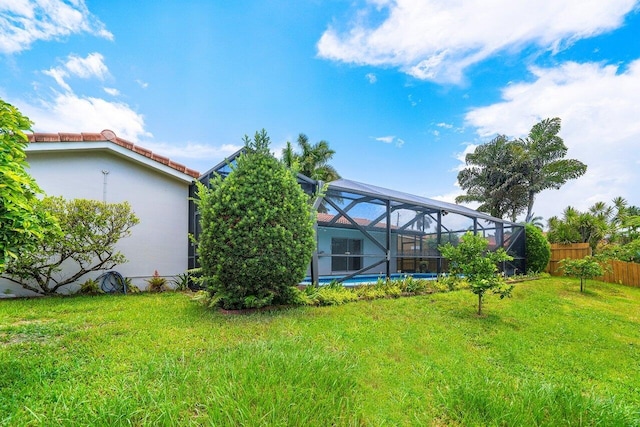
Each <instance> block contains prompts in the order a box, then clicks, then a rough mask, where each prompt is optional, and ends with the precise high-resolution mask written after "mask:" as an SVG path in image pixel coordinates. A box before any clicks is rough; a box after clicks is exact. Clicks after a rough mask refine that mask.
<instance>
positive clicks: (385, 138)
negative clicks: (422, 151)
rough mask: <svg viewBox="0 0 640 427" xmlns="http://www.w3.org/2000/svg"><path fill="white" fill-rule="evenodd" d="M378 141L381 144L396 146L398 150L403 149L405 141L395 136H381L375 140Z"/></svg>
mask: <svg viewBox="0 0 640 427" xmlns="http://www.w3.org/2000/svg"><path fill="white" fill-rule="evenodd" d="M374 139H375V140H376V141H380V142H384V143H385V144H394V143H395V146H396V147H398V148H402V146H403V145H404V139H401V138H398V137H396V136H395V135H388V136H379V137H377V138H374Z"/></svg>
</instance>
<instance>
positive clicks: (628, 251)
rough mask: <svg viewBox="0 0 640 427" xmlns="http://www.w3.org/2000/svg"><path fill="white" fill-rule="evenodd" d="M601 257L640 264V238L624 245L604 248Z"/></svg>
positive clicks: (600, 253)
mask: <svg viewBox="0 0 640 427" xmlns="http://www.w3.org/2000/svg"><path fill="white" fill-rule="evenodd" d="M599 255H601V256H602V257H604V258H611V259H617V260H618V261H625V262H635V263H640V238H639V239H636V240H632V241H631V242H629V243H626V244H624V245H607V246H604V247H603V248H602V249H601V250H600V252H599Z"/></svg>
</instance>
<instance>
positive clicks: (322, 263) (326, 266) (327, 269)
mask: <svg viewBox="0 0 640 427" xmlns="http://www.w3.org/2000/svg"><path fill="white" fill-rule="evenodd" d="M369 233H370V234H371V235H372V236H374V237H375V239H376V240H378V241H379V242H380V243H382V245H383V246H384V245H385V243H386V233H385V232H369ZM333 237H345V238H349V239H361V240H362V241H363V249H362V253H363V255H364V256H363V258H362V266H363V267H366V266H367V265H372V264H375V263H376V262H378V261H381V260H383V259H385V257H384V254H383V253H382V250H381V249H380V248H379V247H378V246H377V245H376V244H375V243H373V242H372V241H371V240H370V239H369V238H368V237H366V236H365V235H364V234H363V233H362V232H360V230H356V229H349V228H339V227H322V226H320V227H318V271H319V274H320V276H333V275H344V274H345V272H344V271H332V270H331V257H329V256H323V255H331V239H332V238H333ZM397 246H398V245H397V236H396V235H394V234H392V235H391V272H392V273H394V272H396V271H397V267H396V258H395V257H396V255H397V252H398V251H397ZM378 254H380V256H375V257H368V256H366V255H378ZM349 273H352V272H349ZM362 274H386V265H385V264H380V265H378V266H376V267H373V268H370V269H368V270H367V271H365V272H363V273H362Z"/></svg>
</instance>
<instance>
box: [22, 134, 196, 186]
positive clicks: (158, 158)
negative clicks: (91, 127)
mask: <svg viewBox="0 0 640 427" xmlns="http://www.w3.org/2000/svg"><path fill="white" fill-rule="evenodd" d="M27 138H28V139H29V142H31V143H38V142H101V141H106V142H110V143H112V144H115V145H118V146H120V147H123V148H126V149H127V150H130V151H133V152H134V153H137V154H140V155H142V156H145V157H148V158H150V159H151V160H153V161H155V162H158V163H160V164H163V165H165V166H168V167H170V168H171V169H174V170H177V171H178V172H182V173H184V174H187V175H189V176H191V177H192V178H198V177H199V176H200V173H199V172H198V171H197V170H195V169H191V168H188V167H186V166H184V165H182V164H180V163H178V162H174V161H173V160H171V159H169V158H168V157H166V156H162V155H160V154H157V153H154V152H153V151H151V150H149V149H146V148H144V147H141V146H139V145H136V144H134V143H133V142H131V141H128V140H126V139H122V138H120V137H118V136H116V134H115V133H114V132H113V131H110V130H108V129H105V130H103V131H102V132H100V133H93V132H81V133H70V132H59V133H45V132H33V133H30V134H27Z"/></svg>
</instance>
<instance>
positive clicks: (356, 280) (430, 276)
mask: <svg viewBox="0 0 640 427" xmlns="http://www.w3.org/2000/svg"><path fill="white" fill-rule="evenodd" d="M409 276H410V277H413V278H414V279H427V280H436V279H437V278H438V275H437V274H436V273H393V274H391V276H390V277H391V280H397V279H404V278H405V277H409ZM341 277H343V276H323V277H320V278H319V279H318V282H319V283H318V284H319V285H320V286H322V285H328V284H329V283H331V282H333V281H334V280H338V279H340V278H341ZM378 279H382V280H384V279H385V275H384V274H363V275H360V276H356V277H352V278H350V279H347V280H345V281H343V282H342V284H343V285H345V286H350V285H351V286H353V285H372V284H374V283H377V282H378ZM300 284H301V285H310V284H311V277H305V278H304V280H303V281H302V282H300Z"/></svg>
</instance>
